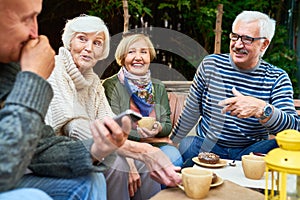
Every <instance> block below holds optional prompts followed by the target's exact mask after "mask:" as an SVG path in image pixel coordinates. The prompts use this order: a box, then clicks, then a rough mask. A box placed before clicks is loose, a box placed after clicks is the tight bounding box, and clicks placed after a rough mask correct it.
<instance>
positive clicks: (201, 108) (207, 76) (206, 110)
mask: <svg viewBox="0 0 300 200" xmlns="http://www.w3.org/2000/svg"><path fill="white" fill-rule="evenodd" d="M233 87H235V88H236V89H237V90H238V91H239V92H240V93H242V94H243V95H246V96H253V97H255V98H259V99H261V100H263V101H265V102H267V103H270V104H272V105H273V106H274V108H275V109H274V114H273V115H272V117H271V118H270V120H269V121H268V122H267V123H265V124H261V123H260V122H259V119H257V118H255V117H250V118H246V119H240V118H238V117H236V116H231V115H230V113H225V114H222V113H221V110H222V108H223V107H222V106H219V105H218V102H219V101H221V100H224V99H226V98H230V97H233V94H232V88H233ZM200 117H201V119H200V120H199V118H200ZM198 121H199V122H198ZM196 123H198V125H197V129H196V130H197V134H198V135H199V136H201V137H207V138H209V139H211V140H213V141H217V144H218V145H220V146H223V147H245V146H248V145H251V144H253V143H254V142H256V141H259V140H264V139H268V135H269V134H276V133H278V132H280V131H282V130H284V129H296V130H299V119H298V115H297V113H296V110H295V108H294V103H293V88H292V84H291V81H290V79H289V77H288V75H287V73H286V72H285V71H284V70H282V69H280V68H277V67H275V66H273V65H271V64H269V63H267V62H265V61H263V60H261V61H260V63H258V65H257V66H256V67H255V68H254V69H253V70H251V71H242V70H240V69H238V68H237V67H236V66H235V64H234V63H233V62H232V60H231V57H230V55H229V54H219V55H217V54H213V55H209V56H207V57H206V58H204V60H203V61H202V63H201V64H200V66H199V68H198V69H197V72H196V74H195V77H194V80H193V84H192V86H191V88H190V92H189V95H188V97H187V100H186V105H185V108H184V109H183V112H182V113H181V115H180V117H179V119H178V121H177V123H176V125H175V127H174V129H173V131H172V135H171V139H172V140H173V141H174V142H176V143H178V142H180V140H181V139H182V138H183V137H185V136H186V134H187V133H188V132H189V131H190V130H191V129H192V128H193V127H194V125H195V124H196Z"/></svg>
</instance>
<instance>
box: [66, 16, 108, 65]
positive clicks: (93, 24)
mask: <svg viewBox="0 0 300 200" xmlns="http://www.w3.org/2000/svg"><path fill="white" fill-rule="evenodd" d="M94 32H95V33H99V32H103V33H104V35H105V40H104V45H103V54H102V56H101V57H100V58H99V59H98V60H102V59H105V58H106V57H107V56H108V53H109V41H110V37H109V32H108V29H107V27H106V25H105V24H104V22H103V21H102V19H100V18H99V17H95V16H89V15H80V16H79V17H75V18H73V19H71V20H68V21H67V23H66V25H65V28H64V32H63V34H62V41H63V44H64V47H65V48H67V49H68V50H70V43H71V40H72V38H73V37H74V35H75V34H76V33H94Z"/></svg>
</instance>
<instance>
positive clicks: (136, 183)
mask: <svg viewBox="0 0 300 200" xmlns="http://www.w3.org/2000/svg"><path fill="white" fill-rule="evenodd" d="M126 160H127V163H128V165H129V168H130V170H129V172H128V176H129V177H128V191H129V195H130V197H133V196H134V194H135V193H136V191H137V190H138V188H139V187H141V185H142V182H141V177H140V174H139V172H138V170H137V169H136V167H135V164H134V160H133V159H132V158H126Z"/></svg>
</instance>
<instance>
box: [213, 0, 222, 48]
mask: <svg viewBox="0 0 300 200" xmlns="http://www.w3.org/2000/svg"><path fill="white" fill-rule="evenodd" d="M222 16H223V4H219V5H218V13H217V19H216V29H215V51H214V53H221V35H222Z"/></svg>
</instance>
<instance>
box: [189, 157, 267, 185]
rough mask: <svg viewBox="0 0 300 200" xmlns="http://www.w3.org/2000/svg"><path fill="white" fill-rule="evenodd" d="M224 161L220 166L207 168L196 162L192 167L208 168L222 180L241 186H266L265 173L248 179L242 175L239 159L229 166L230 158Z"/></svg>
mask: <svg viewBox="0 0 300 200" xmlns="http://www.w3.org/2000/svg"><path fill="white" fill-rule="evenodd" d="M226 161H227V165H226V166H224V167H221V168H207V167H202V166H199V165H197V164H195V165H194V167H200V168H205V169H210V170H212V171H213V172H215V173H216V174H217V176H219V177H221V178H222V179H223V180H229V181H231V182H234V183H236V184H238V185H240V186H243V187H248V188H257V189H265V188H266V180H265V175H264V176H263V177H262V178H261V179H260V180H253V179H248V178H246V177H245V175H244V172H243V168H242V162H241V161H235V163H236V166H235V167H232V166H229V164H228V163H229V162H232V160H226ZM268 189H271V174H270V175H269V180H268Z"/></svg>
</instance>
